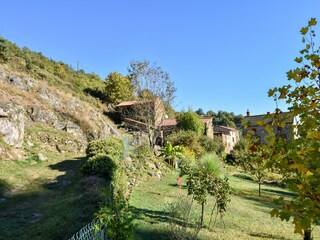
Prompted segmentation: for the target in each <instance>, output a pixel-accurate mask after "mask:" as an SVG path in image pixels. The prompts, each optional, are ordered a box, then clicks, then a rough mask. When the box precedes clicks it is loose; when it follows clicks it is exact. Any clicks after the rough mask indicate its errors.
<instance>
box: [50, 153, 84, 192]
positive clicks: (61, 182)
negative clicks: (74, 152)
mask: <svg viewBox="0 0 320 240" xmlns="http://www.w3.org/2000/svg"><path fill="white" fill-rule="evenodd" d="M85 160H86V158H85V157H78V158H74V159H72V160H71V159H66V160H64V161H62V162H58V163H56V164H52V165H49V166H48V167H49V168H51V169H52V170H58V171H60V172H64V174H63V175H60V176H58V177H56V178H55V179H54V180H53V181H51V182H49V183H46V184H44V187H45V188H47V189H51V190H61V189H63V188H64V187H65V186H67V185H69V184H71V179H72V178H73V176H74V175H75V173H76V172H75V170H76V171H80V168H81V165H82V164H83V163H84V162H85Z"/></svg>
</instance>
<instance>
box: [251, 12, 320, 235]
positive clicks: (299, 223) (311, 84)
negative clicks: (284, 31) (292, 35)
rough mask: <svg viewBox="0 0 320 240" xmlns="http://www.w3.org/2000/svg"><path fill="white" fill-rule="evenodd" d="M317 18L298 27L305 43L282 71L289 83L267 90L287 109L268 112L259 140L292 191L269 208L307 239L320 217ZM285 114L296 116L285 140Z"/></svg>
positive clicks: (319, 112)
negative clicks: (277, 205)
mask: <svg viewBox="0 0 320 240" xmlns="http://www.w3.org/2000/svg"><path fill="white" fill-rule="evenodd" d="M316 24H317V21H316V19H315V18H311V20H310V21H309V22H308V25H307V26H306V27H303V28H302V29H301V30H300V32H301V34H302V35H303V37H302V42H303V44H305V48H304V49H302V50H301V51H300V54H301V55H300V57H297V58H296V59H295V61H296V62H297V63H298V64H300V66H299V67H297V68H296V69H293V70H290V71H288V72H287V77H288V80H289V81H290V82H291V84H287V85H284V86H282V87H278V88H274V89H270V90H269V92H268V94H269V96H270V97H275V99H277V100H280V99H284V100H286V103H287V104H289V105H290V107H289V110H290V114H289V116H288V115H283V114H281V111H280V110H279V109H276V111H275V112H274V113H273V114H271V116H270V117H272V118H273V119H274V120H273V121H272V127H270V126H269V124H268V123H265V129H266V131H268V132H269V133H270V135H269V141H268V144H267V145H265V146H263V147H264V148H265V150H266V152H268V154H265V155H264V157H265V158H267V159H269V160H271V162H272V163H273V164H274V166H275V167H277V168H278V169H279V170H280V171H281V172H283V173H284V174H285V176H286V183H287V186H288V188H289V189H290V190H291V191H294V192H296V193H297V196H296V197H293V198H292V200H291V201H289V202H284V201H282V204H283V208H282V209H281V210H278V209H274V210H273V211H272V212H271V214H272V215H274V216H278V217H280V218H281V219H282V220H284V219H285V220H287V221H288V220H289V219H290V218H291V217H293V224H294V225H295V230H294V231H295V233H300V234H303V235H304V239H312V236H311V229H312V227H313V226H315V225H317V224H319V222H320V161H319V158H320V154H319V149H320V117H319V116H320V54H319V53H320V52H319V50H320V48H319V47H316V46H315V43H314V39H315V37H316V35H315V31H314V30H313V27H314V26H315V25H316ZM285 116H288V117H290V118H299V121H298V123H297V125H296V126H295V129H293V131H294V133H295V137H292V138H291V139H290V140H287V139H286V138H285V137H284V134H283V131H284V130H285V128H284V126H285V124H286V122H287V119H286V117H285ZM275 129H276V130H277V131H275ZM253 148H254V147H253ZM280 200H283V199H280Z"/></svg>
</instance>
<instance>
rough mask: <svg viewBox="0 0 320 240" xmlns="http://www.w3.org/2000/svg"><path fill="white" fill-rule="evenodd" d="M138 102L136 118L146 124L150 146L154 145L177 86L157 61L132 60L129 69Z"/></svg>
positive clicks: (135, 106)
mask: <svg viewBox="0 0 320 240" xmlns="http://www.w3.org/2000/svg"><path fill="white" fill-rule="evenodd" d="M128 72H129V78H130V80H131V81H132V83H133V86H134V93H135V96H136V97H137V104H135V105H134V106H133V108H135V109H134V110H135V111H134V112H135V113H136V114H138V116H137V117H136V119H139V120H141V122H143V123H144V124H145V125H146V128H145V130H146V132H147V134H148V138H149V144H150V147H151V148H153V146H154V136H155V130H156V128H157V127H158V125H159V123H160V122H161V121H162V119H163V118H164V116H165V106H166V105H172V103H173V99H174V97H175V96H174V94H175V92H176V88H175V86H174V82H173V81H172V80H171V79H170V77H169V74H168V73H167V72H165V71H163V70H162V68H161V67H160V66H158V65H157V64H156V63H150V62H149V61H146V60H143V61H132V62H131V63H130V67H129V69H128Z"/></svg>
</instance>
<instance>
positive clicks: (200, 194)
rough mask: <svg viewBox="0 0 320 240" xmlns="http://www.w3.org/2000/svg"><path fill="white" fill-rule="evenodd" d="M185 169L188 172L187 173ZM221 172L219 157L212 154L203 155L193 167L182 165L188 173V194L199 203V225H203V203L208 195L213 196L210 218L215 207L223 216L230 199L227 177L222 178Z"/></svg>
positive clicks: (184, 171)
mask: <svg viewBox="0 0 320 240" xmlns="http://www.w3.org/2000/svg"><path fill="white" fill-rule="evenodd" d="M187 171H189V172H188V173H187ZM221 172H222V165H221V163H220V161H219V158H218V157H217V156H216V155H213V154H210V155H205V156H203V157H202V159H201V160H200V163H199V164H198V165H196V166H194V167H191V166H190V165H183V173H184V174H186V173H187V175H188V177H187V188H188V194H189V195H192V196H193V198H194V200H196V201H197V202H198V203H199V204H201V220H200V225H201V226H202V225H203V218H204V207H205V203H206V202H207V197H208V196H209V195H211V196H213V197H215V203H214V206H213V208H212V214H211V219H212V215H213V212H214V210H215V209H216V210H217V214H220V216H221V217H223V215H224V213H225V211H226V206H227V203H228V202H229V201H230V197H229V195H230V187H229V184H228V179H227V178H224V179H222V178H221V177H220V175H221ZM211 219H210V224H211ZM210 224H209V225H210Z"/></svg>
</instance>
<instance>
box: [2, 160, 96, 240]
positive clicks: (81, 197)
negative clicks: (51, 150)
mask: <svg viewBox="0 0 320 240" xmlns="http://www.w3.org/2000/svg"><path fill="white" fill-rule="evenodd" d="M84 160H85V159H84V158H82V157H74V156H67V155H61V154H56V156H52V157H51V158H49V160H48V161H46V162H38V163H37V164H35V165H30V162H29V161H2V162H0V223H1V224H0V239H68V238H69V237H71V236H72V235H73V234H74V233H75V232H77V231H78V230H79V229H80V228H81V227H83V226H84V225H86V224H87V223H89V222H90V221H91V220H92V216H93V214H94V213H95V212H96V211H97V209H98V197H97V195H94V194H88V193H86V192H84V191H83V190H82V188H81V183H82V179H83V177H82V174H81V171H80V168H81V165H82V163H83V162H84Z"/></svg>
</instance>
